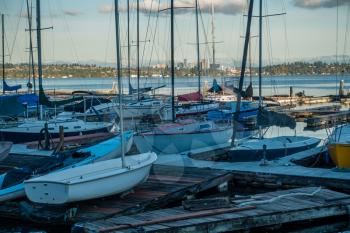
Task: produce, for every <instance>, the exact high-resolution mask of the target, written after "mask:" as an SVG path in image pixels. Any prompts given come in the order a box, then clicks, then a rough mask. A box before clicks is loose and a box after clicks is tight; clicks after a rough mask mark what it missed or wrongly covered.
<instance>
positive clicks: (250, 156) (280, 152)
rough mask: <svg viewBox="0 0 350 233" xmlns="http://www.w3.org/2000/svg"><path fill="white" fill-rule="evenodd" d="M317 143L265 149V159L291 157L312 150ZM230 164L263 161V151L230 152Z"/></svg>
mask: <svg viewBox="0 0 350 233" xmlns="http://www.w3.org/2000/svg"><path fill="white" fill-rule="evenodd" d="M318 143H319V142H317V143H314V144H309V145H305V146H301V147H294V148H279V149H267V150H266V159H267V160H274V159H278V158H281V157H284V156H287V155H292V154H295V153H298V152H301V151H304V150H307V149H311V148H314V147H316V146H317V145H318ZM228 155H229V159H230V161H231V162H251V161H260V160H262V159H263V150H262V149H260V150H231V151H229V152H228Z"/></svg>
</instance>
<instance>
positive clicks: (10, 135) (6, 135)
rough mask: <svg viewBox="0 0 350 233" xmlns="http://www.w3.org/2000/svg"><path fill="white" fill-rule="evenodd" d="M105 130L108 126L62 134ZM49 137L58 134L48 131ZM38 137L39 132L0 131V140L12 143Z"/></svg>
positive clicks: (80, 133) (57, 135)
mask: <svg viewBox="0 0 350 233" xmlns="http://www.w3.org/2000/svg"><path fill="white" fill-rule="evenodd" d="M105 132H109V127H105V128H100V129H94V130H86V131H76V132H69V133H64V136H65V137H71V136H79V135H88V134H94V133H105ZM50 137H51V138H52V139H53V138H59V134H58V133H50ZM39 139H41V136H40V133H30V132H28V133H22V132H21V133H18V132H0V140H1V141H10V142H13V143H14V144H16V143H25V142H34V141H38V140H39Z"/></svg>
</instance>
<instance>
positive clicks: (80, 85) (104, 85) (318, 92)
mask: <svg viewBox="0 0 350 233" xmlns="http://www.w3.org/2000/svg"><path fill="white" fill-rule="evenodd" d="M216 79H217V81H218V83H219V84H223V83H224V82H225V81H230V80H235V81H236V82H238V78H230V77H225V78H221V77H219V78H216ZM246 80H248V78H246ZM340 80H344V81H345V89H346V90H348V89H349V88H350V75H344V76H338V77H336V76H335V75H332V76H273V77H264V78H263V85H262V89H263V95H277V94H289V87H290V86H292V87H293V89H294V93H297V92H302V91H305V94H306V95H313V96H323V95H334V94H336V93H338V87H339V82H340ZM252 81H253V88H254V95H257V94H258V77H253V78H252ZM26 82H27V80H26V79H8V83H9V84H10V85H13V84H22V86H23V87H25V86H26ZM113 82H115V83H116V82H117V80H116V78H45V79H43V85H44V88H45V89H46V90H53V89H56V90H60V89H64V90H97V89H98V90H107V89H111V88H112V86H113ZM212 82H213V78H212V77H203V78H202V82H201V85H202V86H204V85H205V84H206V83H207V84H208V85H209V86H211V85H212ZM131 83H132V86H133V87H134V88H136V86H137V79H136V78H132V79H131ZM170 83H171V80H170V78H145V77H142V78H140V87H149V86H152V87H156V86H161V85H166V87H165V88H161V89H159V90H158V91H157V92H156V93H157V94H169V93H170V87H171V85H170ZM347 84H349V85H348V86H347ZM247 85H248V82H247V81H246V82H245V86H247ZM175 86H176V90H175V92H176V94H183V93H188V92H191V91H195V90H196V89H197V87H198V81H197V78H195V77H176V78H175ZM123 87H124V89H125V90H126V89H127V88H128V84H127V78H126V77H125V78H123Z"/></svg>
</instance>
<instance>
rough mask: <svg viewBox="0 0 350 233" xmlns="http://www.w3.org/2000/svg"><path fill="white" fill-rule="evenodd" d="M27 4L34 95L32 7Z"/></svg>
mask: <svg viewBox="0 0 350 233" xmlns="http://www.w3.org/2000/svg"><path fill="white" fill-rule="evenodd" d="M26 2H27V14H28V27H29V53H30V54H29V56H30V63H31V66H32V77H33V86H34V93H36V85H35V67H34V53H33V40H32V10H31V8H32V7H29V0H27V1H26Z"/></svg>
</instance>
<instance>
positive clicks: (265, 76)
mask: <svg viewBox="0 0 350 233" xmlns="http://www.w3.org/2000/svg"><path fill="white" fill-rule="evenodd" d="M336 75H337V74H289V75H283V74H281V75H279V74H276V75H266V74H263V78H270V77H305V76H307V77H317V76H322V77H326V76H336ZM343 76H348V77H349V78H350V73H344V74H338V78H340V77H343ZM202 77H204V78H213V79H215V78H239V76H231V75H224V76H202ZM248 77H249V74H246V75H245V78H248ZM252 77H253V78H257V77H258V75H252ZM86 78H88V79H112V78H116V77H115V76H110V77H83V76H72V77H45V76H44V77H43V79H86ZM123 78H128V76H125V75H123ZM140 78H147V79H170V77H152V76H141V77H140ZM175 78H188V79H191V78H195V79H196V78H197V76H176V77H175ZM6 79H9V80H13V79H28V77H6ZM131 79H137V77H131Z"/></svg>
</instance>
